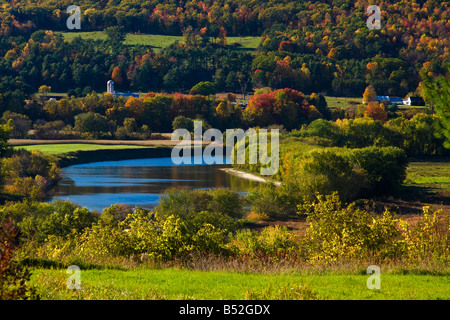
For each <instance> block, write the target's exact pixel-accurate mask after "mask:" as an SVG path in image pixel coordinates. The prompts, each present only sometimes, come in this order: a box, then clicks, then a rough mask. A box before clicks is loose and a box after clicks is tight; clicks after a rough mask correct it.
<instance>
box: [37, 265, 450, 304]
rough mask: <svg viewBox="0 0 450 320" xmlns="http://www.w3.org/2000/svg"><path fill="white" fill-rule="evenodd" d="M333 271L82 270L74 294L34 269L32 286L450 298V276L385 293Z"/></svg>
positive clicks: (149, 293) (390, 280)
mask: <svg viewBox="0 0 450 320" xmlns="http://www.w3.org/2000/svg"><path fill="white" fill-rule="evenodd" d="M363 271H365V270H362V271H361V272H360V273H357V274H351V273H350V274H348V273H345V274H344V273H339V272H336V271H334V272H333V271H330V272H326V273H322V274H321V273H320V272H318V271H316V272H312V273H304V272H301V271H298V272H293V273H280V274H265V273H242V272H228V271H219V272H218V271H199V270H186V269H175V268H166V269H144V268H139V269H133V270H116V269H102V270H95V269H91V270H81V271H80V281H81V289H80V290H69V289H68V288H67V279H68V277H69V276H70V275H68V274H67V273H66V270H65V269H64V270H61V269H33V271H32V279H31V284H32V285H34V286H36V287H37V288H39V291H38V293H39V294H40V296H41V298H42V299H52V300H59V299H64V300H66V299H91V300H98V299H106V300H113V299H114V300H116V299H120V300H125V299H133V300H136V299H157V300H162V299H168V300H177V299H196V300H197V299H200V300H210V299H218V300H221V299H224V300H236V299H238V300H240V299H251V300H258V299H264V300H266V299H267V300H277V299H283V300H296V299H299V300H303V299H306V300H315V299H321V300H322V299H333V300H343V299H345V300H354V299H362V300H369V299H383V300H385V299H387V300H390V299H393V300H399V299H418V300H422V299H449V298H450V276H448V275H440V276H436V275H419V274H396V273H386V274H384V273H383V270H381V276H380V285H381V286H380V289H368V288H367V280H368V278H369V276H370V275H367V274H365V272H363Z"/></svg>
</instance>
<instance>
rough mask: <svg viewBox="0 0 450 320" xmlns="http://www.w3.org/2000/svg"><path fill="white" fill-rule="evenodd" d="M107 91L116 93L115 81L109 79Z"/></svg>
mask: <svg viewBox="0 0 450 320" xmlns="http://www.w3.org/2000/svg"><path fill="white" fill-rule="evenodd" d="M106 92H108V93H111V94H114V81H112V80H109V81H108V82H107V83H106Z"/></svg>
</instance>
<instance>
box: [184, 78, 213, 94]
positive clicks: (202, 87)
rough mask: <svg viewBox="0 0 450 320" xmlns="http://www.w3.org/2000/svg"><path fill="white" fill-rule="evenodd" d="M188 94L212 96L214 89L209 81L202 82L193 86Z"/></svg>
mask: <svg viewBox="0 0 450 320" xmlns="http://www.w3.org/2000/svg"><path fill="white" fill-rule="evenodd" d="M189 94H191V95H196V94H199V95H202V96H209V95H212V94H216V88H215V86H214V83H212V82H209V81H202V82H199V83H197V84H196V85H195V86H193V87H192V89H191V90H190V92H189Z"/></svg>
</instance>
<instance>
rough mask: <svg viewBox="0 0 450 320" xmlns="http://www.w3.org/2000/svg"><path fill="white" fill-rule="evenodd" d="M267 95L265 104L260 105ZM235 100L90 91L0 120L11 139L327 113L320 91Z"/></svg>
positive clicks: (305, 119)
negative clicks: (246, 101)
mask: <svg viewBox="0 0 450 320" xmlns="http://www.w3.org/2000/svg"><path fill="white" fill-rule="evenodd" d="M207 87H208V85H207ZM196 90H199V92H202V90H203V89H202V87H201V86H195V87H194V89H193V90H192V91H191V92H196ZM202 93H204V92H202ZM266 96H268V97H269V99H268V101H269V102H270V104H267V103H265V102H267V101H266V98H265V97H266ZM235 102H236V96H235V95H233V94H229V95H228V96H226V97H224V98H221V99H216V98H215V95H208V96H205V95H201V94H180V93H175V94H163V93H155V92H149V93H148V94H146V96H145V97H143V98H134V97H129V98H124V97H113V95H112V94H109V93H106V94H103V95H99V94H97V93H96V92H91V93H90V94H88V95H87V96H85V97H81V98H76V97H74V96H71V97H70V98H62V99H60V100H59V101H56V100H53V101H42V100H41V99H39V98H38V97H37V96H33V97H32V98H31V99H30V100H28V101H27V103H26V105H25V106H24V107H23V108H20V109H15V111H10V110H7V111H5V112H4V114H3V116H2V118H1V119H0V120H1V122H3V123H5V124H6V123H8V122H9V123H10V125H11V127H12V129H11V130H12V131H11V137H12V138H27V137H30V135H29V134H30V130H32V129H33V130H34V132H33V136H32V137H36V138H41V139H58V138H64V137H65V138H74V137H78V138H80V137H84V138H111V139H112V138H116V139H149V138H150V137H151V136H152V135H151V134H152V132H153V133H155V132H157V133H160V132H172V131H173V130H174V129H176V128H179V127H180V126H181V127H183V126H184V127H186V123H192V121H193V120H195V119H198V120H202V121H203V125H204V127H205V128H209V127H214V128H218V129H220V130H223V129H226V128H248V127H251V126H270V125H281V126H285V127H286V128H288V129H289V130H291V129H299V128H301V126H302V125H303V124H307V123H309V122H311V121H312V120H314V119H317V118H322V117H328V116H329V115H330V114H331V111H330V110H328V108H327V105H326V101H325V98H324V97H323V96H322V95H320V94H319V95H317V94H314V95H311V96H305V95H304V94H302V93H301V92H299V91H296V90H292V89H280V90H276V91H273V92H271V93H262V94H261V95H255V96H254V97H252V99H251V100H250V106H249V107H247V108H242V107H241V106H240V105H239V104H236V103H235ZM315 105H317V107H316V106H315ZM188 127H189V125H187V127H186V128H188ZM155 137H156V136H152V138H155Z"/></svg>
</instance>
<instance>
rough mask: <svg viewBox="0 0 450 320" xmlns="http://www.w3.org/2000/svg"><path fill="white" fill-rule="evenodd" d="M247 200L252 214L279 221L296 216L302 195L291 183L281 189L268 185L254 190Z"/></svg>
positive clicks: (262, 185) (280, 187) (271, 184)
mask: <svg viewBox="0 0 450 320" xmlns="http://www.w3.org/2000/svg"><path fill="white" fill-rule="evenodd" d="M246 200H247V201H248V202H249V203H250V204H251V208H250V211H251V212H252V213H257V214H259V215H267V216H268V217H269V218H275V219H278V218H285V217H287V216H290V215H293V214H295V212H296V209H297V205H299V204H300V203H301V201H302V195H301V193H300V192H299V189H298V188H297V187H296V186H295V185H293V184H291V183H285V184H283V185H282V186H279V187H278V186H275V185H274V184H273V183H267V184H261V185H260V186H259V187H258V188H255V189H254V190H252V191H251V192H250V193H249V194H248V195H247V197H246Z"/></svg>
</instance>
